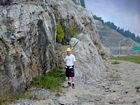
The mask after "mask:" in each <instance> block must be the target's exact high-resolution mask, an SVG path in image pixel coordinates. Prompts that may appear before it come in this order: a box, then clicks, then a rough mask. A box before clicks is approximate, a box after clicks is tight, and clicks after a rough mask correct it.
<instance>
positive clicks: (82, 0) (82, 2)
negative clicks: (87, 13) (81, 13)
mask: <svg viewBox="0 0 140 105" xmlns="http://www.w3.org/2000/svg"><path fill="white" fill-rule="evenodd" d="M80 2H81V6H83V7H84V8H86V6H85V0H80Z"/></svg>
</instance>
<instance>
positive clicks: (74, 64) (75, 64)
mask: <svg viewBox="0 0 140 105" xmlns="http://www.w3.org/2000/svg"><path fill="white" fill-rule="evenodd" d="M75 68H76V61H74V70H75Z"/></svg>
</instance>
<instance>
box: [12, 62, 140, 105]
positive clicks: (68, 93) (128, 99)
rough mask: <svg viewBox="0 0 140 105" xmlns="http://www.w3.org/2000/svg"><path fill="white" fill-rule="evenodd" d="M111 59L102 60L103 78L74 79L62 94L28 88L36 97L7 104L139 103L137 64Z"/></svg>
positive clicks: (92, 104)
mask: <svg viewBox="0 0 140 105" xmlns="http://www.w3.org/2000/svg"><path fill="white" fill-rule="evenodd" d="M111 62H114V61H113V60H112V61H110V63H106V66H107V70H105V71H104V73H102V74H103V75H104V76H103V77H104V78H102V79H101V80H98V81H96V82H94V83H93V81H91V82H88V83H84V84H83V83H81V82H78V80H75V82H76V87H75V89H72V88H71V87H69V88H64V87H63V93H59V94H58V93H54V92H50V91H49V90H45V89H42V90H38V89H32V91H31V92H32V94H36V95H37V99H38V100H31V99H20V100H17V101H16V102H15V103H11V104H9V105H140V72H139V70H140V65H139V64H135V63H132V62H126V61H118V62H120V64H111ZM66 84H67V83H66V82H65V83H64V84H63V85H64V86H65V85H66ZM56 94H57V96H56Z"/></svg>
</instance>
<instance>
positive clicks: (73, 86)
mask: <svg viewBox="0 0 140 105" xmlns="http://www.w3.org/2000/svg"><path fill="white" fill-rule="evenodd" d="M71 79H72V88H73V89H74V88H75V85H74V77H71Z"/></svg>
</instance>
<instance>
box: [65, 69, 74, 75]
mask: <svg viewBox="0 0 140 105" xmlns="http://www.w3.org/2000/svg"><path fill="white" fill-rule="evenodd" d="M66 77H74V69H73V67H72V68H69V67H67V68H66Z"/></svg>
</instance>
